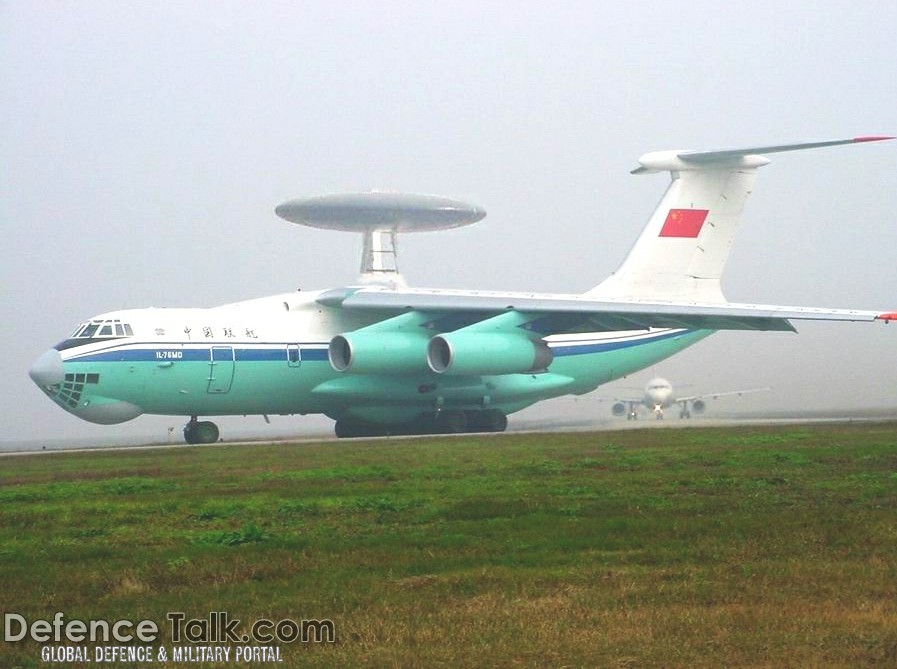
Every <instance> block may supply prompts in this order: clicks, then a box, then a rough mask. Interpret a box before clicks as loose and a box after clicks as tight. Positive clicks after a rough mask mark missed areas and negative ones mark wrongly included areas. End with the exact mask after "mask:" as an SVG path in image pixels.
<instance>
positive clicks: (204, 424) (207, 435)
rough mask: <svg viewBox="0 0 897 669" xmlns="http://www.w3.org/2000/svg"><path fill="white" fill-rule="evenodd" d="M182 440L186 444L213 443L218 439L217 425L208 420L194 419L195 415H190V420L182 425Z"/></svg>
mask: <svg viewBox="0 0 897 669" xmlns="http://www.w3.org/2000/svg"><path fill="white" fill-rule="evenodd" d="M184 441H186V442H187V443H188V444H214V443H215V442H216V441H218V426H217V425H215V423H213V422H212V421H210V420H196V416H191V417H190V422H189V423H187V424H186V425H185V426H184Z"/></svg>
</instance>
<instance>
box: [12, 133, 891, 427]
mask: <svg viewBox="0 0 897 669" xmlns="http://www.w3.org/2000/svg"><path fill="white" fill-rule="evenodd" d="M883 139H893V138H891V137H856V138H853V139H845V140H834V141H824V142H812V143H803V144H787V145H778V146H761V147H751V148H743V149H726V150H714V151H681V150H675V151H659V152H652V153H647V154H645V155H643V156H642V157H641V158H640V159H639V163H640V166H639V167H638V168H637V169H635V170H633V173H634V174H646V173H656V172H669V173H670V174H671V176H672V182H671V184H670V186H669V188H668V189H667V191H666V194H665V195H664V196H663V198H662V199H661V201H660V204H659V205H658V207H657V209H656V210H655V211H654V213H653V214H652V216H651V218H650V219H649V221H648V223H647V225H646V226H645V227H644V229H643V230H642V233H641V235H640V236H639V237H638V239H637V241H636V242H635V245H634V246H633V247H632V249H631V251H630V252H629V254H628V255H627V257H626V258H625V260H624V261H623V263H622V264H621V265H620V267H619V268H618V269H617V271H616V272H615V273H614V274H612V275H611V276H610V277H609V278H607V279H606V280H605V281H603V282H602V283H600V284H598V285H597V286H596V287H594V288H592V289H591V290H589V291H587V292H585V293H583V294H581V295H573V294H570V295H567V294H539V293H504V292H485V291H467V290H434V289H415V288H409V287H407V286H406V285H405V284H404V281H402V278H401V275H400V274H399V273H398V271H397V268H396V266H395V237H396V234H397V233H398V232H405V231H415V230H420V229H438V228H444V227H454V226H457V225H464V224H467V223H472V222H474V221H476V220H479V219H481V218H482V217H483V216H485V212H484V211H483V210H482V209H479V208H477V207H472V206H470V205H466V204H464V203H460V202H457V201H454V200H447V199H445V198H437V197H433V196H419V195H403V194H396V193H381V192H372V193H364V194H355V195H337V196H323V197H318V198H307V199H300V200H291V201H289V202H285V203H284V204H282V205H280V206H279V207H277V209H276V213H277V214H278V215H280V216H281V217H282V218H285V219H287V220H290V221H293V222H298V223H305V224H309V225H316V226H317V227H325V228H336V229H355V230H357V231H361V232H363V233H364V257H363V262H362V279H361V280H360V281H359V282H358V284H356V285H352V286H348V287H342V288H333V289H329V290H323V291H317V292H304V291H303V292H297V293H286V294H281V295H275V296H271V297H263V298H259V299H255V300H250V301H245V302H238V303H234V304H227V305H223V306H219V307H214V308H201V309H130V310H124V311H115V312H110V313H106V314H101V315H99V316H95V317H93V318H90V319H89V320H87V321H85V322H84V323H82V324H81V325H79V326H78V327H77V328H75V330H74V332H72V334H71V336H70V337H69V338H68V339H65V340H64V341H62V342H60V343H59V344H57V345H56V346H55V347H53V348H52V349H50V350H49V351H47V352H46V353H44V354H43V355H41V356H40V358H38V360H37V361H36V362H35V363H34V365H33V366H32V367H31V370H30V376H31V378H32V379H33V380H34V382H35V383H36V384H37V385H38V386H39V387H40V388H41V390H43V391H44V392H45V393H46V394H47V396H48V397H49V398H50V399H51V400H53V401H54V402H55V403H56V404H58V405H59V406H61V407H62V408H63V409H65V410H66V411H68V412H69V413H71V414H73V415H75V416H77V417H79V418H82V419H84V420H87V421H91V422H93V423H101V424H112V423H121V422H124V421H128V420H131V419H133V418H136V417H137V416H139V415H141V414H144V413H147V414H162V415H181V416H185V417H188V418H189V422H188V423H187V424H186V426H185V428H184V437H185V440H186V441H187V442H188V443H191V444H193V443H210V442H214V441H217V440H218V438H219V431H218V428H217V426H216V425H215V424H214V423H213V422H210V421H208V420H198V417H200V416H202V417H208V416H225V415H250V414H252V415H264V416H265V417H266V418H267V415H269V414H283V415H289V414H325V415H327V416H329V417H330V418H331V419H333V420H334V421H336V424H335V431H336V434H337V435H338V436H340V437H350V436H371V435H387V434H420V433H441V432H462V431H495V432H499V431H502V430H504V429H505V428H506V426H507V422H508V420H507V416H508V415H509V414H512V413H514V412H515V411H520V410H521V409H524V408H526V407H528V406H530V405H532V404H534V403H536V402H538V401H541V400H544V399H549V398H553V397H558V396H561V395H567V394H575V395H581V394H584V393H588V392H590V391H593V390H595V389H596V388H597V387H598V386H600V385H601V384H604V383H607V382H609V381H613V380H614V379H618V378H621V377H623V376H626V375H629V374H632V373H633V372H636V371H638V370H640V369H644V368H646V367H650V366H651V365H654V364H656V363H657V362H658V361H660V360H663V359H665V358H667V357H669V356H671V355H673V354H675V353H678V352H679V351H681V350H683V349H684V348H686V347H688V346H691V345H692V344H695V343H697V342H699V341H701V340H702V339H704V338H705V337H707V336H709V335H710V334H712V333H713V332H715V331H717V330H758V331H792V332H793V331H795V329H794V327H793V326H792V324H791V322H790V321H793V320H829V321H884V322H887V321H891V320H894V319H897V312H884V311H861V310H854V309H849V310H845V309H821V308H807V307H784V306H768V305H756V304H736V303H730V302H727V301H726V299H725V297H724V296H723V293H722V291H721V288H720V278H721V277H722V274H723V268H724V266H725V263H726V260H727V258H728V256H729V250H730V248H731V246H732V242H733V238H734V236H735V233H736V230H737V227H738V224H739V221H740V218H741V212H742V209H743V207H744V203H745V200H746V199H747V196H748V195H749V194H750V193H751V190H752V189H753V184H754V179H755V178H756V174H757V169H758V168H760V167H762V166H763V165H766V164H767V163H768V162H769V160H768V159H767V158H765V157H764V156H763V155H762V154H769V153H776V152H781V151H795V150H800V149H811V148H818V147H828V146H836V145H840V144H855V143H864V142H874V141H878V140H883Z"/></svg>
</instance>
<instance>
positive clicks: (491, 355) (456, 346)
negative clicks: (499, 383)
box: [427, 332, 554, 376]
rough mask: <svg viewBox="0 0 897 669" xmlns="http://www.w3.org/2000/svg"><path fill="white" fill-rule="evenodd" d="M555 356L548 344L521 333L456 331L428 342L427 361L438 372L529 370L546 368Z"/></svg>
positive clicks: (462, 373)
mask: <svg viewBox="0 0 897 669" xmlns="http://www.w3.org/2000/svg"><path fill="white" fill-rule="evenodd" d="M553 360H554V354H553V353H552V352H551V349H550V348H549V347H548V344H546V343H545V342H544V341H542V340H541V339H537V340H533V339H530V338H528V337H526V336H523V335H519V334H503V333H495V332H452V333H449V334H443V335H436V336H435V337H433V338H432V339H431V340H430V343H429V344H428V345H427V364H428V365H429V367H430V369H431V370H433V371H434V372H436V373H437V374H451V375H455V376H472V375H478V376H482V375H490V374H526V373H530V372H542V371H545V370H546V369H547V368H548V366H549V365H550V364H551V362H552V361H553Z"/></svg>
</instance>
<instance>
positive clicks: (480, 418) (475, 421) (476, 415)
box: [467, 409, 508, 432]
mask: <svg viewBox="0 0 897 669" xmlns="http://www.w3.org/2000/svg"><path fill="white" fill-rule="evenodd" d="M467 427H468V428H469V429H470V430H471V431H474V432H504V431H505V430H506V429H508V417H507V416H506V415H505V414H504V412H503V411H499V410H498V409H486V410H485V411H468V412H467Z"/></svg>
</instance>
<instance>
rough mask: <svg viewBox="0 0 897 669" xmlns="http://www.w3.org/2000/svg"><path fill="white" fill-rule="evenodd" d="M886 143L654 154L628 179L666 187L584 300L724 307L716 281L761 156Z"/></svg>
mask: <svg viewBox="0 0 897 669" xmlns="http://www.w3.org/2000/svg"><path fill="white" fill-rule="evenodd" d="M883 139H893V138H892V137H856V138H853V139H844V140H833V141H827V142H809V143H804V144H785V145H777V146H761V147H751V148H745V149H725V150H721V151H656V152H653V153H646V154H645V155H643V156H642V157H641V158H639V163H640V165H641V166H640V167H638V168H637V169H635V170H633V172H632V173H633V174H645V173H653V172H670V174H671V176H672V183H670V186H669V188H668V189H667V191H666V193H665V194H664V196H663V198H662V199H661V201H660V204H659V205H658V206H657V209H656V210H655V211H654V213H653V214H652V215H651V218H650V219H649V221H648V223H647V225H646V226H645V228H644V229H643V230H642V233H641V235H639V237H638V239H637V240H636V242H635V245H634V246H633V247H632V249H631V250H630V251H629V254H628V255H627V256H626V259H625V260H624V261H623V264H621V265H620V267H619V268H618V269H617V271H616V272H614V274H612V275H611V276H610V277H608V278H607V279H606V280H605V281H603V282H602V283H600V284H599V285H598V286H596V287H595V288H593V289H592V290H590V291H589V292H588V293H586V295H587V296H588V297H592V298H615V297H622V298H629V299H639V298H644V299H655V300H693V301H698V302H725V301H726V300H725V297H724V296H723V293H722V289H721V287H720V279H721V278H722V274H723V269H724V268H725V265H726V261H727V260H728V258H729V252H730V250H731V248H732V243H733V241H734V240H735V234H736V232H737V231H738V225H739V223H740V222H741V212H742V210H743V209H744V203H745V201H746V200H747V197H748V195H750V194H751V190H752V189H753V186H754V180H755V179H756V178H757V168H759V167H762V166H763V165H766V164H767V163H769V160H768V159H767V158H765V157H763V156H762V155H759V154H761V153H777V152H781V151H797V150H800V149H812V148H819V147H825V146H837V145H840V144H855V143H859V142H873V141H878V140H883Z"/></svg>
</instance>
